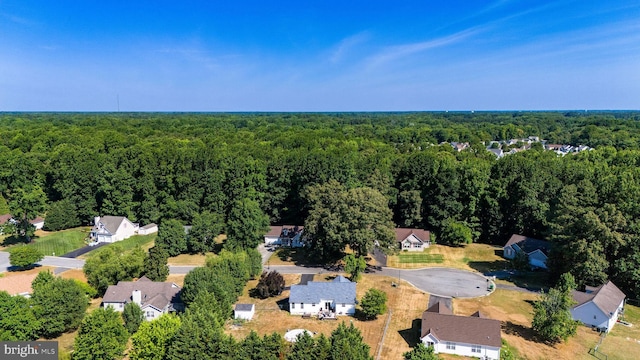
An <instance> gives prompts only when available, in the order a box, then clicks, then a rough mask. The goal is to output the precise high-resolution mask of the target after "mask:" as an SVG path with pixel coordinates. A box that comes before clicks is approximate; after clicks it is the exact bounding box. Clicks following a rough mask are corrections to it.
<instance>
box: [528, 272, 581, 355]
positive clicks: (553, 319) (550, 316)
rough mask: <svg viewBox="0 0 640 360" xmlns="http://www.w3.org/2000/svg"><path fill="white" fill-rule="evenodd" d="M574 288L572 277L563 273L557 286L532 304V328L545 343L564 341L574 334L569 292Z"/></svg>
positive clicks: (575, 322) (576, 323)
mask: <svg viewBox="0 0 640 360" xmlns="http://www.w3.org/2000/svg"><path fill="white" fill-rule="evenodd" d="M575 287H576V284H575V280H574V279H573V276H572V275H571V274H570V273H565V274H563V275H562V276H561V278H560V281H559V282H558V285H557V286H556V287H554V288H551V289H550V290H549V292H548V293H546V294H543V295H542V299H541V300H539V301H536V303H535V304H534V307H533V309H534V313H533V322H532V328H533V330H534V331H535V332H536V333H537V334H538V335H539V336H540V337H541V338H542V339H543V340H544V341H545V342H548V343H552V344H553V343H557V342H560V341H566V340H567V339H568V338H569V337H571V336H574V335H575V334H576V329H577V327H578V322H577V321H576V320H573V317H572V316H571V312H570V309H571V306H573V304H574V301H573V298H572V296H571V291H572V290H574V289H575Z"/></svg>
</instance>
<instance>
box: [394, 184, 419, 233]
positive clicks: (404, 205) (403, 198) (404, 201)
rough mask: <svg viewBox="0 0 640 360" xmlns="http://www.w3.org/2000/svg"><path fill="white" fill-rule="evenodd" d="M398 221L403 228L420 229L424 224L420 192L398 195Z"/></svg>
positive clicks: (408, 191) (407, 192)
mask: <svg viewBox="0 0 640 360" xmlns="http://www.w3.org/2000/svg"><path fill="white" fill-rule="evenodd" d="M398 219H399V224H400V225H402V226H403V227H418V226H420V224H421V223H422V197H421V196H420V191H418V190H407V191H401V192H400V193H399V194H398Z"/></svg>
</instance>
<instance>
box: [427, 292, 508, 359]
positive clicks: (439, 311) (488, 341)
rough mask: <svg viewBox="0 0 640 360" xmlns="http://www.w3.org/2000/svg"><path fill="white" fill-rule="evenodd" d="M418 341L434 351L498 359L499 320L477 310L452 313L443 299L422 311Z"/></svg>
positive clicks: (500, 343) (500, 341) (500, 342)
mask: <svg viewBox="0 0 640 360" xmlns="http://www.w3.org/2000/svg"><path fill="white" fill-rule="evenodd" d="M420 341H422V343H424V344H425V345H426V346H432V347H433V350H434V352H435V353H436V354H438V353H444V354H453V355H459V356H469V357H476V358H481V359H492V360H493V359H495V360H498V359H500V347H501V346H502V336H501V333H500V321H498V320H493V319H488V318H486V317H484V316H483V315H482V313H480V312H479V311H477V312H475V313H474V314H473V315H471V316H458V315H454V314H453V313H452V311H451V309H450V308H449V307H447V306H446V304H444V302H443V301H439V302H437V303H435V304H433V305H432V306H431V307H429V309H427V311H425V312H424V313H423V314H422V324H421V332H420Z"/></svg>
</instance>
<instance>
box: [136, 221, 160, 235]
mask: <svg viewBox="0 0 640 360" xmlns="http://www.w3.org/2000/svg"><path fill="white" fill-rule="evenodd" d="M157 232H158V225H156V224H153V223H151V224H148V225H145V226H143V227H141V228H140V229H138V235H149V234H154V233H157Z"/></svg>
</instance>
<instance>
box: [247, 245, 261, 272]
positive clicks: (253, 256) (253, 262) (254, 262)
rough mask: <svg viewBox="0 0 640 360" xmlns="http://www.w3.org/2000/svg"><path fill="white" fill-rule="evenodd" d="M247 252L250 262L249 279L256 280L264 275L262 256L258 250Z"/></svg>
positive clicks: (248, 250)
mask: <svg viewBox="0 0 640 360" xmlns="http://www.w3.org/2000/svg"><path fill="white" fill-rule="evenodd" d="M245 252H246V253H247V260H248V262H249V277H250V278H251V279H255V278H256V277H257V276H258V275H260V274H262V255H261V254H260V252H259V251H258V250H257V249H247V250H245Z"/></svg>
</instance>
